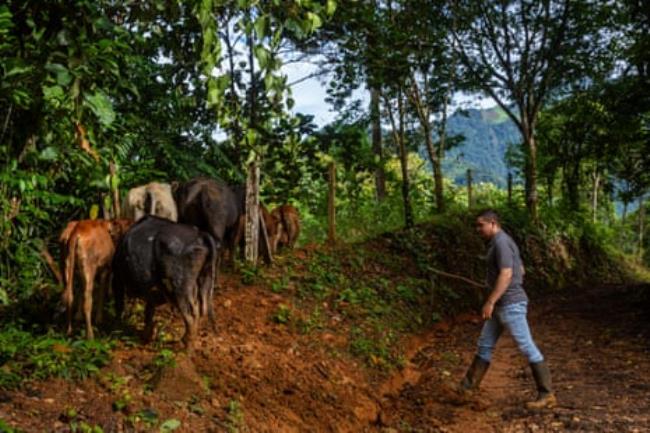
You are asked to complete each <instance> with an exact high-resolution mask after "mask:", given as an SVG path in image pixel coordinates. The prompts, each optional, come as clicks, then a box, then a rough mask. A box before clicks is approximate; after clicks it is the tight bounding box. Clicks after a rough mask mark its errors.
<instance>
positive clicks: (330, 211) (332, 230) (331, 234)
mask: <svg viewBox="0 0 650 433" xmlns="http://www.w3.org/2000/svg"><path fill="white" fill-rule="evenodd" d="M335 198H336V165H335V164H334V161H332V162H330V165H329V190H328V194H327V228H328V231H327V241H328V242H330V243H334V242H336V208H335V206H334V199H335Z"/></svg>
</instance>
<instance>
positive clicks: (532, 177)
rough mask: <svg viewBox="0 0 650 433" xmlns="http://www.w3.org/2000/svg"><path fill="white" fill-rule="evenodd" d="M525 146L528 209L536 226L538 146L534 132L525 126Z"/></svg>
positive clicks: (537, 216)
mask: <svg viewBox="0 0 650 433" xmlns="http://www.w3.org/2000/svg"><path fill="white" fill-rule="evenodd" d="M523 129H524V145H525V147H526V164H525V165H526V166H525V170H526V208H527V209H528V214H529V215H530V218H531V219H532V220H533V223H534V224H537V223H538V222H539V213H538V208H537V145H536V143H535V137H534V136H533V131H532V129H531V128H530V127H528V126H527V125H524V128H523Z"/></svg>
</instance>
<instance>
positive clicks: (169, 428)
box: [159, 418, 181, 433]
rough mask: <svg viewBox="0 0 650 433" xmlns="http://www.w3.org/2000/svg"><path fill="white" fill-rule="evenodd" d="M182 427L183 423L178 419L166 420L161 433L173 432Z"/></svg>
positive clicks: (161, 427)
mask: <svg viewBox="0 0 650 433" xmlns="http://www.w3.org/2000/svg"><path fill="white" fill-rule="evenodd" d="M180 426H181V422H180V421H179V420H177V419H174V418H171V419H168V420H166V421H165V422H164V423H162V424H161V425H160V430H159V431H160V433H169V432H173V431H174V430H176V429H177V428H179V427H180Z"/></svg>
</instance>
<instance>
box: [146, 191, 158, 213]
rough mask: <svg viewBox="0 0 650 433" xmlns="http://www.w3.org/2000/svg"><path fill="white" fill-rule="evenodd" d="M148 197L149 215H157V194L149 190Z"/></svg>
mask: <svg viewBox="0 0 650 433" xmlns="http://www.w3.org/2000/svg"><path fill="white" fill-rule="evenodd" d="M147 199H148V201H149V215H156V194H152V193H151V191H149V190H147Z"/></svg>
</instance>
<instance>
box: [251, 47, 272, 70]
mask: <svg viewBox="0 0 650 433" xmlns="http://www.w3.org/2000/svg"><path fill="white" fill-rule="evenodd" d="M254 52H255V58H256V59H257V62H258V63H259V64H260V68H261V69H266V67H267V66H268V64H269V60H270V58H271V53H270V52H269V51H268V50H267V49H266V48H265V47H263V46H262V45H257V46H256V47H255V49H254Z"/></svg>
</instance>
